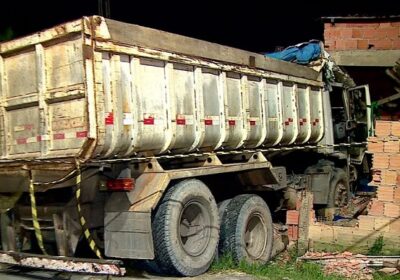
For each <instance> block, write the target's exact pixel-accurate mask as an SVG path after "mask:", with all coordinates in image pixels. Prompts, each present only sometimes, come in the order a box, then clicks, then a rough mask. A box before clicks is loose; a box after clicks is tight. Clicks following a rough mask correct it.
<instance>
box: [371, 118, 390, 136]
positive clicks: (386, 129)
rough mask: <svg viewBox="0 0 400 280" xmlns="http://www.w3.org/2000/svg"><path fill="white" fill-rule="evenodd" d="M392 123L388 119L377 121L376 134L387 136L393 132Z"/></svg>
mask: <svg viewBox="0 0 400 280" xmlns="http://www.w3.org/2000/svg"><path fill="white" fill-rule="evenodd" d="M391 128H392V123H391V122H387V121H376V125H375V135H376V136H378V137H387V136H389V135H390V133H391Z"/></svg>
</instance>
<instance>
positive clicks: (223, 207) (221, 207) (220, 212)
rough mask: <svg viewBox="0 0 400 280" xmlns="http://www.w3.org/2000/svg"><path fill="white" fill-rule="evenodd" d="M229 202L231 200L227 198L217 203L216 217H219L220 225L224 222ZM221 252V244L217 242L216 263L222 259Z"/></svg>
mask: <svg viewBox="0 0 400 280" xmlns="http://www.w3.org/2000/svg"><path fill="white" fill-rule="evenodd" d="M231 200H232V199H231V198H228V199H225V200H223V201H221V202H219V203H218V217H219V220H220V222H221V223H222V221H223V220H224V217H225V215H226V208H227V206H228V204H229V203H230V202H231ZM220 228H221V227H220ZM221 250H222V246H221V242H219V244H218V248H217V249H216V252H215V260H217V261H218V260H219V259H220V258H221V257H222V255H221V254H220V251H221Z"/></svg>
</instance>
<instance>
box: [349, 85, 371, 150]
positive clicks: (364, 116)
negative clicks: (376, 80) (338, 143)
mask: <svg viewBox="0 0 400 280" xmlns="http://www.w3.org/2000/svg"><path fill="white" fill-rule="evenodd" d="M343 97H344V99H345V100H344V101H345V104H346V106H345V110H346V115H347V116H346V117H347V123H346V129H347V130H348V131H349V135H350V138H351V139H352V140H353V141H360V142H364V141H366V139H367V138H368V136H372V134H373V122H372V116H371V114H372V112H371V97H370V93H369V86H368V85H362V86H357V87H354V88H349V89H347V91H346V92H345V94H344V96H343Z"/></svg>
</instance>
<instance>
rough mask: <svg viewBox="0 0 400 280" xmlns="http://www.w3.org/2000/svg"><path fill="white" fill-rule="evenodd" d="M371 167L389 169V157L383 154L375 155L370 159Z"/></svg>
mask: <svg viewBox="0 0 400 280" xmlns="http://www.w3.org/2000/svg"><path fill="white" fill-rule="evenodd" d="M372 167H373V168H375V169H381V168H388V167H389V155H387V154H384V153H375V154H374V155H373V158H372Z"/></svg>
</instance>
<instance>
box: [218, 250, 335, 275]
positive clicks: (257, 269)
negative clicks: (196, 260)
mask: <svg viewBox="0 0 400 280" xmlns="http://www.w3.org/2000/svg"><path fill="white" fill-rule="evenodd" d="M294 260H295V259H292V258H291V259H290V260H288V261H287V262H286V263H283V262H279V261H274V262H271V263H269V264H268V265H257V264H249V263H246V262H240V263H239V264H237V265H236V264H235V262H234V261H233V259H232V257H230V256H223V257H222V258H221V259H219V260H218V261H217V262H215V263H214V264H213V266H212V267H211V272H220V271H226V270H235V271H241V272H244V273H247V274H250V275H254V276H256V277H259V278H260V279H270V280H278V279H287V280H289V279H293V280H294V279H296V280H302V279H304V280H310V279H316V280H339V279H343V278H342V277H340V276H334V275H329V276H326V275H324V273H323V271H322V270H321V267H320V266H319V265H318V264H315V263H306V262H299V263H296V262H295V261H294Z"/></svg>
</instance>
